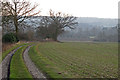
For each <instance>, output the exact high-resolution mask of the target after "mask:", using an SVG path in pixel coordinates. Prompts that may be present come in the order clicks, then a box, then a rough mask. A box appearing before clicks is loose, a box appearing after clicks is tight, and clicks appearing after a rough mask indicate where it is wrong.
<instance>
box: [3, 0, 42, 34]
mask: <svg viewBox="0 0 120 80" xmlns="http://www.w3.org/2000/svg"><path fill="white" fill-rule="evenodd" d="M2 4H3V6H2V16H6V17H8V16H9V17H10V18H9V19H10V20H12V21H13V24H14V26H15V32H16V34H18V31H19V25H20V24H21V23H22V22H23V21H24V20H25V19H27V18H28V17H30V16H34V15H37V14H39V13H40V11H38V12H34V11H35V9H36V8H37V7H38V5H33V6H32V5H31V3H30V2H28V1H26V0H20V1H19V0H12V2H3V3H2Z"/></svg>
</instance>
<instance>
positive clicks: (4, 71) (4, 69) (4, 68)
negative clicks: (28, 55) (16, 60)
mask: <svg viewBox="0 0 120 80" xmlns="http://www.w3.org/2000/svg"><path fill="white" fill-rule="evenodd" d="M21 47H22V46H20V47H18V48H16V49H14V50H13V51H11V52H10V53H9V54H8V55H7V56H6V57H5V59H3V61H2V62H1V64H0V72H1V75H0V79H5V80H8V78H9V75H10V63H11V59H12V57H13V55H14V54H15V52H16V51H17V50H18V49H19V48H21Z"/></svg>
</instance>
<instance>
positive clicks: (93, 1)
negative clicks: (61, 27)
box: [30, 0, 119, 18]
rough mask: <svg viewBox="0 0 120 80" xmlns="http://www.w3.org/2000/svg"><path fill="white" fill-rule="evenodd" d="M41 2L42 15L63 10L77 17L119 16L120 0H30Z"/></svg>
mask: <svg viewBox="0 0 120 80" xmlns="http://www.w3.org/2000/svg"><path fill="white" fill-rule="evenodd" d="M30 1H31V2H36V3H39V4H40V6H39V9H40V10H41V11H42V12H41V15H48V11H49V10H50V9H52V10H53V11H61V12H63V13H68V14H71V15H73V16H77V17H99V18H117V17H118V2H119V0H30Z"/></svg>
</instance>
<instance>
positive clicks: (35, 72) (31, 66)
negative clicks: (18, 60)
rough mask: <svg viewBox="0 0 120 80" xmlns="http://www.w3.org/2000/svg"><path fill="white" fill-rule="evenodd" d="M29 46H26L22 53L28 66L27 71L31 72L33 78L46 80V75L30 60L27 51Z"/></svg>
mask: <svg viewBox="0 0 120 80" xmlns="http://www.w3.org/2000/svg"><path fill="white" fill-rule="evenodd" d="M30 47H31V46H29V47H28V48H26V50H25V51H24V53H23V59H24V61H25V64H26V66H27V68H28V71H29V72H30V73H31V75H32V76H33V78H34V79H37V80H47V79H46V77H45V76H44V75H43V74H42V73H41V72H40V71H39V70H38V68H37V67H36V66H35V64H34V63H33V62H32V61H31V59H30V58H29V55H28V51H29V49H30Z"/></svg>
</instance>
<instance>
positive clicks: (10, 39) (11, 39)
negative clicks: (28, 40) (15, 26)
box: [2, 33, 19, 43]
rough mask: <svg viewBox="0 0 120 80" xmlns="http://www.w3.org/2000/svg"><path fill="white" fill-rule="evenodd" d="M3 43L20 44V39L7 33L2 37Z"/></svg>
mask: <svg viewBox="0 0 120 80" xmlns="http://www.w3.org/2000/svg"><path fill="white" fill-rule="evenodd" d="M2 41H3V42H10V43H15V42H18V41H19V39H18V37H17V36H16V35H15V34H14V33H7V34H5V35H4V36H3V37H2Z"/></svg>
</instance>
